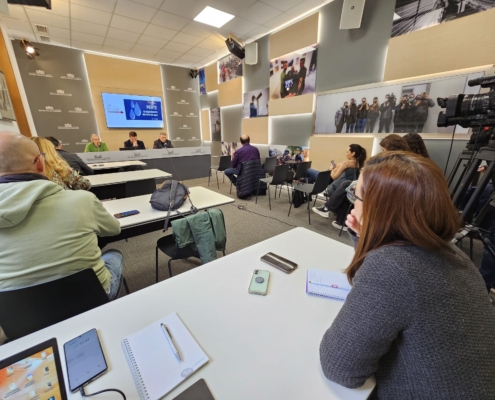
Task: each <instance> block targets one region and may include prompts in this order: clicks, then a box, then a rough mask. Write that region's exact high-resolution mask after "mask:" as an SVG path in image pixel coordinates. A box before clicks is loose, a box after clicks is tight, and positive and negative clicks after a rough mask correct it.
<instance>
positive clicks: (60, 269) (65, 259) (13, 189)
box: [0, 132, 123, 299]
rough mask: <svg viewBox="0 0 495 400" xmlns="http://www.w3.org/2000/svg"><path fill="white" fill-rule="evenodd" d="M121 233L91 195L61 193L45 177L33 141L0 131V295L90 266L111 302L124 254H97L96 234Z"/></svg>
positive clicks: (115, 292) (120, 277) (38, 152)
mask: <svg viewBox="0 0 495 400" xmlns="http://www.w3.org/2000/svg"><path fill="white" fill-rule="evenodd" d="M119 233H120V224H119V221H118V220H117V219H115V218H114V217H113V216H112V215H110V214H109V213H108V212H107V211H106V210H105V208H104V207H103V205H102V204H101V202H100V201H99V200H98V199H97V198H96V197H95V195H94V194H92V193H90V192H86V191H84V190H63V189H62V187H61V186H59V185H57V184H55V183H53V182H51V181H49V180H48V179H47V178H46V177H45V160H44V154H43V153H40V151H39V149H38V146H36V144H35V143H34V142H33V141H31V140H29V139H28V138H26V137H24V136H22V135H19V134H17V133H10V132H0V243H1V246H0V291H4V290H12V289H18V288H22V287H26V286H32V285H37V284H40V283H43V282H48V281H52V280H54V279H58V278H61V277H63V276H66V275H70V274H73V273H75V272H77V271H80V270H83V269H86V268H93V270H94V271H95V273H96V276H97V277H98V279H99V280H100V283H101V285H102V286H103V289H105V291H106V292H107V294H108V297H109V298H110V299H114V298H115V297H117V295H118V293H117V292H118V289H119V287H120V282H121V279H122V270H123V258H122V254H121V253H120V252H118V251H116V250H110V251H107V252H105V253H103V254H101V251H100V249H99V247H98V238H97V236H102V237H103V236H113V235H118V234H119Z"/></svg>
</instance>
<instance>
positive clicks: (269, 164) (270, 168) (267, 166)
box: [263, 157, 277, 174]
mask: <svg viewBox="0 0 495 400" xmlns="http://www.w3.org/2000/svg"><path fill="white" fill-rule="evenodd" d="M276 166H277V157H267V158H265V163H264V164H263V169H264V170H265V172H266V173H267V174H272V173H273V172H275V167H276Z"/></svg>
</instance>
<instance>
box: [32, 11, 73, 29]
mask: <svg viewBox="0 0 495 400" xmlns="http://www.w3.org/2000/svg"><path fill="white" fill-rule="evenodd" d="M26 13H27V15H28V17H29V20H30V21H31V22H34V23H36V24H40V25H51V26H56V27H57V28H64V29H69V27H70V22H69V18H67V17H61V16H60V15H54V14H50V13H46V12H41V11H36V10H28V9H26Z"/></svg>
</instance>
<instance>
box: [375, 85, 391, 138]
mask: <svg viewBox="0 0 495 400" xmlns="http://www.w3.org/2000/svg"><path fill="white" fill-rule="evenodd" d="M394 107H395V102H394V101H393V99H392V98H391V97H390V95H388V94H387V95H385V101H384V102H383V103H382V104H381V106H380V125H379V126H378V133H382V131H383V130H385V133H389V132H390V123H391V122H392V117H393V109H394Z"/></svg>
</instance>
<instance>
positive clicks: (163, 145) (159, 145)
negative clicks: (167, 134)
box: [153, 139, 174, 149]
mask: <svg viewBox="0 0 495 400" xmlns="http://www.w3.org/2000/svg"><path fill="white" fill-rule="evenodd" d="M153 148H154V149H163V148H167V149H173V148H174V145H173V144H172V142H171V141H170V140H168V139H167V140H165V143H162V141H161V140H160V139H157V140H155V141H154V142H153Z"/></svg>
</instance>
